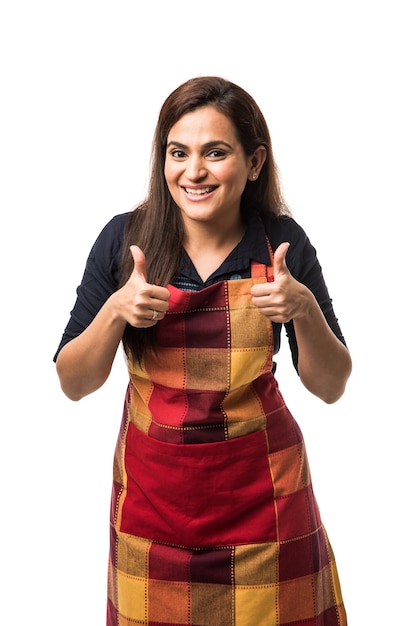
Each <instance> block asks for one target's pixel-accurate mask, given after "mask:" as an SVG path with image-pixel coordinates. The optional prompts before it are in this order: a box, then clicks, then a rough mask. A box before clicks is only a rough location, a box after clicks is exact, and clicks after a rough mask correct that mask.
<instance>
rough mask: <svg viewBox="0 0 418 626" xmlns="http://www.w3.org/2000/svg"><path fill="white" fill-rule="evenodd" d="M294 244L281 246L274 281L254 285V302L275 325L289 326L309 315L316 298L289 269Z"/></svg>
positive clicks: (276, 258) (275, 261) (278, 249)
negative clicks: (288, 253) (288, 259)
mask: <svg viewBox="0 0 418 626" xmlns="http://www.w3.org/2000/svg"><path fill="white" fill-rule="evenodd" d="M289 246H290V244H289V243H287V242H284V243H281V244H280V246H279V247H278V248H277V250H276V252H275V253H274V262H273V267H274V281H273V282H271V283H262V284H257V285H253V287H252V288H251V295H252V297H253V298H252V302H253V304H254V305H255V306H256V307H257V308H258V309H259V311H260V313H262V314H263V315H265V316H266V317H268V318H270V319H271V321H272V322H281V323H286V322H289V321H290V320H291V319H295V318H298V317H303V316H305V315H306V314H307V313H308V310H309V307H310V305H311V303H312V298H313V295H312V293H311V292H310V291H309V289H308V288H307V287H305V285H303V284H302V283H300V282H298V281H297V280H296V279H295V278H293V276H292V275H291V273H290V272H289V270H288V268H287V265H286V254H287V251H288V248H289Z"/></svg>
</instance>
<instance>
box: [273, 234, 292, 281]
mask: <svg viewBox="0 0 418 626" xmlns="http://www.w3.org/2000/svg"><path fill="white" fill-rule="evenodd" d="M289 246H290V243H289V242H287V241H285V242H283V243H281V244H280V246H279V247H278V248H277V249H276V252H275V253H274V277H275V278H276V277H277V276H278V275H279V274H283V273H287V272H288V271H289V270H288V269H287V265H286V253H287V251H288V249H289Z"/></svg>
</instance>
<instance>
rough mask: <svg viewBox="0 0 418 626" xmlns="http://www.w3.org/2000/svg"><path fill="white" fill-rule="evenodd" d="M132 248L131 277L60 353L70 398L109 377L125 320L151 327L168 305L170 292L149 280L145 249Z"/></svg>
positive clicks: (61, 371) (62, 378)
mask: <svg viewBox="0 0 418 626" xmlns="http://www.w3.org/2000/svg"><path fill="white" fill-rule="evenodd" d="M131 252H132V256H133V258H134V269H133V271H132V274H131V276H130V278H129V280H128V281H127V282H126V284H125V285H124V286H123V287H121V288H120V289H118V290H117V291H115V292H114V293H113V294H112V295H110V296H109V298H108V299H107V300H106V302H105V303H104V304H103V306H102V308H101V309H100V310H99V312H98V313H97V315H96V316H95V317H94V319H93V321H92V322H91V323H90V324H89V325H88V326H87V328H86V329H85V330H84V331H83V332H82V333H81V334H80V335H78V337H75V338H74V339H72V340H71V341H70V342H69V343H67V344H66V345H65V346H64V347H63V348H62V349H61V350H60V352H59V354H58V357H57V360H56V367H57V373H58V376H59V379H60V383H61V387H62V390H63V391H64V393H65V394H66V395H67V396H68V397H69V398H70V399H71V400H80V399H81V398H83V397H84V396H86V395H88V394H90V393H92V392H93V391H96V390H97V389H99V387H101V386H102V385H103V383H104V382H105V381H106V380H107V378H108V376H109V374H110V371H111V369H112V365H113V361H114V358H115V354H116V351H117V349H118V346H119V343H120V341H121V339H122V336H123V332H124V330H125V326H126V323H129V324H131V325H132V326H135V327H136V328H149V327H150V326H154V325H155V324H156V323H157V322H158V320H160V319H162V318H163V317H164V315H165V313H166V311H167V309H168V299H169V297H170V292H169V291H168V289H166V288H165V287H160V286H158V285H151V284H149V283H148V282H147V278H146V264H145V257H144V255H143V253H142V251H141V250H140V249H139V248H138V247H137V246H132V248H131Z"/></svg>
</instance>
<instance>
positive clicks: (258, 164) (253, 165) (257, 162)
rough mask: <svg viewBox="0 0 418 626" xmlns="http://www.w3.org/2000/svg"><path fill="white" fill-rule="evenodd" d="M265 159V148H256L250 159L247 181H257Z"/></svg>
mask: <svg viewBox="0 0 418 626" xmlns="http://www.w3.org/2000/svg"><path fill="white" fill-rule="evenodd" d="M266 158H267V150H266V147H265V146H258V148H257V149H256V150H255V152H254V154H253V155H252V156H251V157H250V169H249V172H248V180H257V178H258V177H259V175H260V172H261V168H262V167H263V165H264V162H265V160H266Z"/></svg>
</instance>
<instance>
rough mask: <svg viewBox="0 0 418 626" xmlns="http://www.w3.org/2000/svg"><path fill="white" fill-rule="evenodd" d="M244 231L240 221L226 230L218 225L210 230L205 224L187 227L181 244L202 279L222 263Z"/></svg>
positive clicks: (204, 279) (205, 278)
mask: <svg viewBox="0 0 418 626" xmlns="http://www.w3.org/2000/svg"><path fill="white" fill-rule="evenodd" d="M199 226H200V225H199ZM244 233H245V224H244V223H243V222H242V221H240V223H239V224H237V225H236V227H234V228H230V229H227V230H223V229H222V230H220V229H219V227H218V228H216V229H213V230H212V229H211V228H208V227H207V225H206V227H205V228H200V227H198V228H193V229H187V231H186V234H185V238H184V241H183V246H184V249H185V250H186V252H187V254H188V255H189V257H190V259H191V260H192V262H193V265H194V266H195V268H196V271H197V272H198V274H199V276H200V277H201V279H202V280H203V281H206V280H207V278H208V277H209V276H210V275H211V274H213V272H214V271H215V270H216V269H217V268H218V267H219V266H220V265H221V264H222V262H223V261H224V260H225V259H226V258H227V256H228V255H229V254H230V253H231V252H232V250H233V249H234V248H235V247H236V246H237V245H238V243H239V242H240V241H241V239H242V238H243V236H244Z"/></svg>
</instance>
